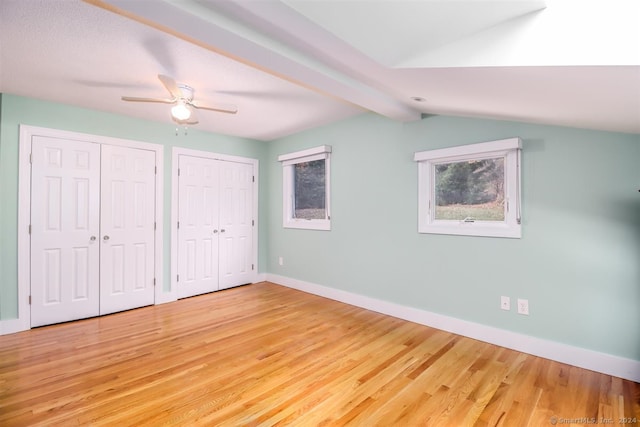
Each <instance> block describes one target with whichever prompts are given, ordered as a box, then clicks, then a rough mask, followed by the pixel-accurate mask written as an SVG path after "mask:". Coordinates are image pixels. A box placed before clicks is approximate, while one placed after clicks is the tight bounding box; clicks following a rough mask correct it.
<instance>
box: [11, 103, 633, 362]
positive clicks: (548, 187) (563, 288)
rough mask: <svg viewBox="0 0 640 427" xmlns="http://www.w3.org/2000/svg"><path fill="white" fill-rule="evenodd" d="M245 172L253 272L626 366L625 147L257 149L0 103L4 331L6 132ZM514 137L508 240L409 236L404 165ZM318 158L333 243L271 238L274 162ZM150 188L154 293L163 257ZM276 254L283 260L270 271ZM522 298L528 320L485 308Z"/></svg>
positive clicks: (578, 139) (629, 351)
mask: <svg viewBox="0 0 640 427" xmlns="http://www.w3.org/2000/svg"><path fill="white" fill-rule="evenodd" d="M20 123H22V124H27V125H33V126H42V127H50V128H56V129H64V130H69V131H76V132H83V133H89V134H95V135H105V136H112V137H119V138H126V139H133V140H140V141H146V142H154V143H159V144H163V145H165V147H166V148H165V170H166V171H168V170H170V164H171V156H170V151H171V147H172V146H174V145H179V146H183V147H187V148H192V149H201V150H207V151H213V152H219V153H223V154H232V155H238V156H245V157H252V158H257V159H259V160H260V225H261V228H260V247H259V257H260V262H259V271H260V272H270V273H274V274H280V275H284V276H288V277H292V278H297V279H300V280H305V281H308V282H313V283H317V284H321V285H324V286H329V287H334V288H336V289H343V290H346V291H349V292H353V293H357V294H362V295H366V296H370V297H374V298H379V299H383V300H387V301H391V302H395V303H398V304H402V305H406V306H410V307H416V308H420V309H423V310H428V311H431V312H435V313H441V314H444V315H447V316H451V317H455V318H460V319H465V320H469V321H472V322H476V323H480V324H484V325H488V326H494V327H497V328H501V329H506V330H511V331H514V332H518V333H522V334H527V335H531V336H535V337H538V338H542V339H547V340H552V341H558V342H563V343H566V344H569V345H574V346H578V347H583V348H587V349H592V350H596V351H601V352H604V353H609V354H613V355H618V356H621V357H627V358H631V359H634V360H640V336H638V334H637V326H638V325H639V324H640V193H638V188H640V167H638V161H639V160H640V135H626V134H618V133H608V132H596V131H587V130H578V129H569V128H560V127H551V126H539V125H530V124H522V123H512V122H501V121H490V120H474V119H462V118H451V117H431V118H427V119H424V120H422V121H420V122H415V123H407V124H402V123H397V122H394V121H391V120H387V119H385V118H382V117H379V116H376V115H373V114H370V115H362V116H359V117H356V118H352V119H349V120H345V121H342V122H339V123H336V124H333V125H329V126H325V127H321V128H318V129H314V130H310V131H306V132H303V133H300V134H297V135H294V136H291V137H287V138H283V139H281V140H278V141H272V142H268V143H265V142H257V141H251V140H246V139H241V138H233V137H227V136H222V135H215V134H211V133H204V132H199V131H197V130H196V129H195V128H192V129H190V130H189V135H188V136H186V137H185V136H184V135H180V136H177V137H176V136H175V128H174V126H172V125H171V124H170V123H167V124H163V123H155V122H148V121H143V120H138V119H133V118H127V117H123V116H118V115H112V114H107V113H100V112H95V111H90V110H85V109H80V108H75V107H71V106H65V105H60V104H54V103H49V102H43V101H37V100H33V99H28V98H22V97H17V96H13V95H7V94H4V95H1V97H0V318H2V319H10V318H15V317H16V312H17V309H16V305H17V302H16V295H17V258H16V247H17V243H16V242H17V237H16V236H17V232H16V225H17V188H18V183H17V176H18V124H20ZM513 136H519V137H521V138H522V139H523V144H524V152H523V238H522V239H519V240H515V239H497V238H482V237H480V238H479V237H465V236H444V235H428V234H418V233H417V166H416V164H415V162H413V160H412V158H413V153H414V152H415V151H422V150H428V149H432V148H441V147H447V146H454V145H462V144H470V143H474V142H483V141H489V140H495V139H501V138H508V137H513ZM323 144H328V145H332V146H333V154H332V183H333V188H332V230H331V231H329V232H325V231H307V230H293V229H283V228H282V199H281V197H282V169H281V166H280V163H278V162H277V156H278V155H279V154H282V153H286V152H290V151H297V150H301V149H304V148H310V147H315V146H318V145H323ZM170 188H171V180H170V177H169V176H168V175H167V177H166V179H165V212H164V214H165V219H166V223H165V229H164V231H165V254H164V258H165V259H164V262H165V278H164V280H165V283H168V271H169V262H168V260H169V250H170V232H169V223H168V221H169V217H170V208H169V201H170ZM278 256H283V257H284V266H279V265H278V262H277V259H278ZM501 295H507V296H510V297H511V298H512V305H514V306H515V299H516V298H527V299H529V304H530V311H531V315H530V316H528V317H525V316H520V315H517V314H516V313H515V311H514V310H512V311H511V312H505V311H502V310H500V309H499V297H500V296H501Z"/></svg>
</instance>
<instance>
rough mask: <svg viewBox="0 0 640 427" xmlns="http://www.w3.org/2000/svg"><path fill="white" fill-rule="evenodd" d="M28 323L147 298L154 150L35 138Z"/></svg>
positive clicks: (151, 252)
mask: <svg viewBox="0 0 640 427" xmlns="http://www.w3.org/2000/svg"><path fill="white" fill-rule="evenodd" d="M31 175H32V177H31V182H32V188H31V228H32V230H31V326H32V327H33V326H41V325H46V324H51V323H59V322H65V321H69V320H75V319H81V318H85V317H92V316H97V315H101V314H108V313H113V312H115V311H122V310H127V309H131V308H136V307H141V306H144V305H149V304H153V303H154V277H153V276H154V265H155V254H154V226H155V205H154V203H155V153H154V152H152V151H148V150H142V149H134V148H128V147H119V146H117V147H116V146H111V145H107V144H102V145H101V144H97V143H92V142H84V141H72V140H66V139H60V138H50V137H40V136H38V137H34V138H33V140H32V166H31Z"/></svg>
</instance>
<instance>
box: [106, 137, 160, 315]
mask: <svg viewBox="0 0 640 427" xmlns="http://www.w3.org/2000/svg"><path fill="white" fill-rule="evenodd" d="M155 164H156V163H155V153H154V152H152V151H148V150H138V149H136V148H128V147H116V146H112V145H103V146H102V168H101V170H102V176H101V183H102V185H101V187H102V190H101V203H100V205H101V207H102V208H101V215H100V232H101V236H100V246H101V247H100V314H108V313H113V312H116V311H123V310H128V309H130V308H135V307H142V306H145V305H151V304H153V303H154V289H153V286H154V285H153V280H154V278H153V271H154V226H155V224H154V223H155V212H154V211H155Z"/></svg>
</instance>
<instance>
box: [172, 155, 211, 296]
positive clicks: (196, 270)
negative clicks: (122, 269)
mask: <svg viewBox="0 0 640 427" xmlns="http://www.w3.org/2000/svg"><path fill="white" fill-rule="evenodd" d="M178 168H179V170H180V174H179V176H178V223H179V226H178V289H177V291H178V298H185V297H190V296H193V295H199V294H204V293H207V292H213V291H216V290H218V240H219V236H220V230H219V228H218V223H219V205H218V203H219V185H220V183H219V180H218V168H219V162H218V161H216V160H212V159H207V158H202V157H192V156H183V155H181V156H179V159H178Z"/></svg>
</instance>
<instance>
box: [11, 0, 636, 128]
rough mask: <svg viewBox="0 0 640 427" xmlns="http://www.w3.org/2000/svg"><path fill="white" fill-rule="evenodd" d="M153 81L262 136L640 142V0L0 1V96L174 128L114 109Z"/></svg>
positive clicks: (211, 124)
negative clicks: (433, 125)
mask: <svg viewBox="0 0 640 427" xmlns="http://www.w3.org/2000/svg"><path fill="white" fill-rule="evenodd" d="M594 20H595V21H594ZM594 22H596V24H597V25H594ZM594 28H595V29H596V30H595V31H594ZM158 74H167V75H170V76H173V77H174V78H175V79H176V80H177V81H178V82H181V83H185V84H188V85H190V86H192V87H194V88H195V99H196V100H198V101H200V102H201V103H203V104H235V105H236V106H237V107H238V110H239V111H238V113H237V114H236V115H228V114H221V113H215V112H209V111H203V110H200V111H198V119H199V121H200V123H199V124H197V125H195V127H196V128H198V129H201V130H205V131H211V132H216V133H222V134H229V135H237V136H242V137H248V138H254V139H259V140H272V139H276V138H279V137H282V136H286V135H290V134H292V133H295V132H298V131H301V130H304V129H308V128H312V127H315V126H320V125H323V124H327V123H331V122H334V121H337V120H341V119H344V118H347V117H350V116H353V115H356V114H360V113H362V112H364V111H373V112H376V113H378V114H381V115H384V116H386V117H389V118H391V119H393V120H398V121H403V122H407V121H413V120H419V119H420V118H421V115H422V114H448V115H458V116H467V117H482V118H494V119H507V120H518V121H525V122H532V123H544V124H554V125H562V126H574V127H581V128H589V129H601V130H610V131H620V132H630V133H640V2H637V1H635V0H607V1H601V0H547V1H544V0H456V1H451V0H411V1H401V0H396V1H379V0H361V1H355V0H351V1H347V0H342V1H341V0H336V1H308V0H307V1H305V0H284V1H277V0H253V1H246V0H244V1H243V0H226V1H223V0H104V1H101V0H88V1H84V2H83V1H80V0H0V92H3V93H12V94H17V95H22V96H28V97H34V98H39V99H44V100H51V101H56V102H62V103H66V104H70V105H77V106H81V107H85V108H91V109H96V110H101V111H107V112H112V113H117V114H124V115H128V116H132V117H139V118H145V119H150V120H155V121H160V122H168V123H171V119H170V114H169V106H167V105H165V104H155V103H154V104H151V103H150V104H147V103H144V104H143V103H127V102H123V101H122V100H121V99H120V97H121V96H122V95H128V96H140V97H166V96H167V93H166V90H165V89H164V88H163V87H162V85H161V84H160V81H159V80H158V79H157V75H158ZM412 97H421V98H424V102H415V101H413V100H412V99H411V98H412Z"/></svg>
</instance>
